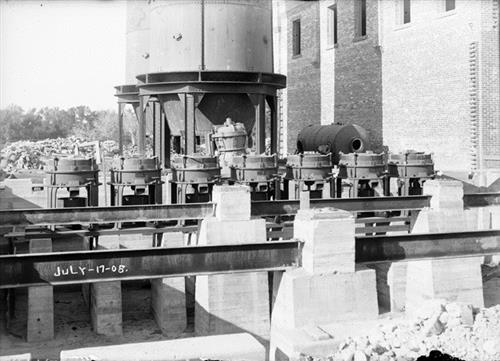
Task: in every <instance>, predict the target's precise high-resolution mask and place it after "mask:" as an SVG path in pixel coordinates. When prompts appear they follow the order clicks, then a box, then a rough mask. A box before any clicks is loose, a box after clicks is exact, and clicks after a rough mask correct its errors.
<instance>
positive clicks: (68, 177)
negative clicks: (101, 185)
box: [45, 157, 99, 187]
mask: <svg viewBox="0 0 500 361" xmlns="http://www.w3.org/2000/svg"><path fill="white" fill-rule="evenodd" d="M98 172H99V168H98V166H97V163H96V161H95V159H94V158H80V157H67V158H54V159H53V160H52V161H51V162H49V164H48V167H47V169H46V171H45V173H46V174H47V181H48V182H47V184H48V185H52V186H61V187H77V186H84V185H89V184H97V182H98Z"/></svg>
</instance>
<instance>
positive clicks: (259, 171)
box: [231, 154, 281, 201]
mask: <svg viewBox="0 0 500 361" xmlns="http://www.w3.org/2000/svg"><path fill="white" fill-rule="evenodd" d="M231 180H232V181H234V182H235V183H238V184H245V185H248V186H249V187H250V192H251V199H252V200H259V201H263V200H271V199H279V198H280V180H281V178H280V177H279V175H278V156H277V155H276V154H274V155H270V156H267V155H242V156H235V157H233V159H232V165H231Z"/></svg>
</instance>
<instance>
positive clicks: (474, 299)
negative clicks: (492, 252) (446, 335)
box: [405, 257, 484, 315]
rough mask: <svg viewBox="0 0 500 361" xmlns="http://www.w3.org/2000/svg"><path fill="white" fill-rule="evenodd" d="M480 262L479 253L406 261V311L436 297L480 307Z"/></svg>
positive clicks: (481, 302) (481, 294)
mask: <svg viewBox="0 0 500 361" xmlns="http://www.w3.org/2000/svg"><path fill="white" fill-rule="evenodd" d="M481 263H482V258H481V257H470V258H456V259H440V260H423V261H414V262H408V268H407V282H406V304H405V308H406V313H407V314H409V315H412V314H413V313H414V312H415V311H416V310H417V309H418V307H419V306H420V305H421V304H422V303H423V302H424V301H427V300H431V299H436V298H439V299H445V300H446V301H448V302H465V303H469V304H472V305H473V306H474V307H484V300H483V288H482V287H483V282H482V276H481Z"/></svg>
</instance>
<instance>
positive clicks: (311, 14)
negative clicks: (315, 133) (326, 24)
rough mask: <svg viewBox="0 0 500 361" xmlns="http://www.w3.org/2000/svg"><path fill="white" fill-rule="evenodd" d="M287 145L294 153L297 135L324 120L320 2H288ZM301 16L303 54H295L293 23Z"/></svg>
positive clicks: (290, 151)
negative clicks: (293, 48)
mask: <svg viewBox="0 0 500 361" xmlns="http://www.w3.org/2000/svg"><path fill="white" fill-rule="evenodd" d="M286 6H287V20H288V26H287V28H288V30H289V31H288V34H287V43H288V51H287V59H288V62H287V63H288V64H287V84H288V86H287V93H288V94H287V97H288V99H287V101H288V109H287V126H288V127H287V145H288V153H293V152H294V151H295V149H296V145H297V135H298V134H299V132H300V130H301V129H303V128H304V127H306V126H307V125H309V124H319V123H320V119H321V89H320V46H319V41H320V38H319V36H320V33H319V2H318V1H288V2H286ZM296 19H300V23H301V54H300V55H298V56H292V22H293V21H294V20H296Z"/></svg>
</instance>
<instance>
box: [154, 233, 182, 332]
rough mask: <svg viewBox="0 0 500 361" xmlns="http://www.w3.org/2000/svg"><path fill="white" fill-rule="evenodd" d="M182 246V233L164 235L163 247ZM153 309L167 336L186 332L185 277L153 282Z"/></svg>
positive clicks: (159, 279) (161, 279) (159, 324)
mask: <svg viewBox="0 0 500 361" xmlns="http://www.w3.org/2000/svg"><path fill="white" fill-rule="evenodd" d="M182 246H184V234H183V233H182V232H172V233H164V234H163V237H162V242H161V247H182ZM151 308H152V311H153V316H154V318H155V320H156V323H157V324H158V326H159V327H160V329H161V330H162V332H163V333H164V334H165V335H168V336H175V335H179V334H181V333H182V332H184V330H185V329H186V326H187V315H186V288H185V277H171V278H158V279H154V280H152V281H151Z"/></svg>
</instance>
